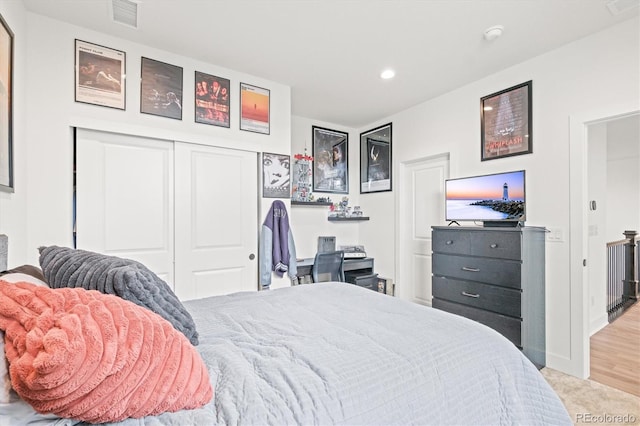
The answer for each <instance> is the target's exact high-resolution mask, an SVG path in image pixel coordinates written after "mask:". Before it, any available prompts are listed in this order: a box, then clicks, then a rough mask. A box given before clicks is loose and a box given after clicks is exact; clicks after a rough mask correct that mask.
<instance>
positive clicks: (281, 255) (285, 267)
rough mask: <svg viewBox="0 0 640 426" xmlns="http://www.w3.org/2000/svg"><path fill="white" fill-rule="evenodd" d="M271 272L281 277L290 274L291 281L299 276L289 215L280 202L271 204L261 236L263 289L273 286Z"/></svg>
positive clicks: (261, 277)
mask: <svg viewBox="0 0 640 426" xmlns="http://www.w3.org/2000/svg"><path fill="white" fill-rule="evenodd" d="M271 272H275V273H276V274H277V275H278V276H279V277H283V276H284V275H285V274H288V276H289V277H290V278H291V279H293V278H296V276H297V274H298V268H297V264H296V247H295V244H294V242H293V234H292V233H291V228H289V215H288V214H287V208H286V206H285V205H284V203H283V202H282V201H280V200H276V201H274V202H273V204H271V208H270V209H269V212H268V213H267V217H266V218H265V220H264V224H263V225H262V233H261V234H260V284H261V285H262V288H263V289H268V288H269V286H270V285H271Z"/></svg>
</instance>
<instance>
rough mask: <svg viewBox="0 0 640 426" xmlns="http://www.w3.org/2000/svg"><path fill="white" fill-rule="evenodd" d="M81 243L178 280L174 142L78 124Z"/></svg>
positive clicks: (78, 229)
mask: <svg viewBox="0 0 640 426" xmlns="http://www.w3.org/2000/svg"><path fill="white" fill-rule="evenodd" d="M76 136H77V137H76V235H77V239H76V245H77V248H79V249H85V250H91V251H97V252H100V253H104V254H108V255H113V256H119V257H124V258H128V259H133V260H137V261H138V262H141V263H143V264H144V265H146V266H147V267H148V268H149V269H151V270H152V271H154V272H155V273H156V274H158V276H160V277H161V278H162V279H163V280H165V281H166V282H167V283H168V284H169V285H170V286H171V287H172V288H173V283H174V264H173V261H174V253H173V250H174V241H173V238H174V216H173V214H174V199H173V197H174V194H173V189H174V176H173V167H174V166H173V162H174V158H173V142H170V141H163V140H156V139H147V138H140V137H134V136H124V135H121V134H113V133H104V132H94V131H88V130H83V129H78V130H77V133H76Z"/></svg>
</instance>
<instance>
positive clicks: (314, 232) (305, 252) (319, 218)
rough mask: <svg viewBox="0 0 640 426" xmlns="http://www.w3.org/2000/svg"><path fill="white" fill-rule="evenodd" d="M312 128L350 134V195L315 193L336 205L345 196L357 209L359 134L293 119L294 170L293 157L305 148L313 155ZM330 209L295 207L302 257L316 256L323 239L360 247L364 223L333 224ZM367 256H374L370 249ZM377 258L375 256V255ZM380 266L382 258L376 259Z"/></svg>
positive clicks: (296, 235)
mask: <svg viewBox="0 0 640 426" xmlns="http://www.w3.org/2000/svg"><path fill="white" fill-rule="evenodd" d="M312 126H319V127H324V128H327V129H331V130H337V131H340V132H346V133H348V134H349V151H348V162H349V163H348V170H349V194H333V193H326V192H314V193H313V195H314V197H315V198H316V199H317V198H320V197H329V198H331V201H332V202H334V203H336V202H339V201H340V200H342V197H344V196H347V197H349V205H350V206H357V205H358V202H359V199H360V190H359V186H358V181H359V180H360V175H359V173H360V171H359V169H358V164H359V161H358V158H359V155H360V144H359V137H360V136H359V134H358V133H356V132H355V131H354V129H350V128H348V127H344V126H340V125H337V124H333V123H327V122H322V121H318V120H312V119H308V118H304V117H296V116H293V117H292V119H291V155H292V158H291V168H292V170H293V167H294V166H293V164H294V162H295V160H294V159H293V155H295V154H298V153H299V154H304V152H305V151H304V150H305V148H306V149H307V154H308V155H313V151H312V150H313V140H312V130H311V129H312ZM328 213H329V207H321V206H292V207H291V215H290V216H291V229H292V230H293V233H294V238H295V242H296V250H297V254H298V257H313V256H315V254H316V251H317V250H316V249H317V246H318V237H319V236H335V237H336V244H337V245H350V244H359V241H360V229H361V228H360V227H361V226H362V223H364V222H329V221H328V220H327V215H328ZM364 215H365V216H371V215H373V212H370V211H367V210H365V211H364ZM365 249H367V254H368V255H370V256H374V254H373V253H370V252H369V250H368V247H367V246H365ZM374 257H375V256H374ZM375 262H376V266H377V262H378V259H375Z"/></svg>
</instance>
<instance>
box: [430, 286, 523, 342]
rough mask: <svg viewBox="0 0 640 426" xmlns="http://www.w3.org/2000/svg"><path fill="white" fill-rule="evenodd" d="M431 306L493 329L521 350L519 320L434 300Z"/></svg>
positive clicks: (520, 324) (520, 325)
mask: <svg viewBox="0 0 640 426" xmlns="http://www.w3.org/2000/svg"><path fill="white" fill-rule="evenodd" d="M431 304H432V306H433V307H434V308H436V309H440V310H443V311H446V312H450V313H452V314H457V315H462V316H463V317H466V318H469V319H472V320H474V321H478V322H479V323H481V324H484V325H486V326H487V327H491V328H493V329H494V330H495V331H497V332H498V333H500V334H502V335H503V336H504V337H506V338H507V339H509V340H510V341H511V342H513V344H514V345H516V346H517V347H519V348H522V322H521V321H520V320H519V319H515V318H511V317H507V316H504V315H500V314H496V313H493V312H489V311H483V310H482V309H477V308H472V307H470V306H465V305H459V304H457V303H452V302H447V301H446V300H440V299H437V298H434V299H433V300H432V302H431Z"/></svg>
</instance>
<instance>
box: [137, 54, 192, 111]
mask: <svg viewBox="0 0 640 426" xmlns="http://www.w3.org/2000/svg"><path fill="white" fill-rule="evenodd" d="M141 68H142V70H141V73H140V75H141V76H142V79H141V80H142V82H141V89H140V112H142V113H145V114H152V115H159V116H162V117H167V118H173V119H176V120H182V68H181V67H178V66H176V65H170V64H165V63H164V62H160V61H154V60H153V59H149V58H145V57H143V58H142V65H141Z"/></svg>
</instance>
